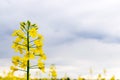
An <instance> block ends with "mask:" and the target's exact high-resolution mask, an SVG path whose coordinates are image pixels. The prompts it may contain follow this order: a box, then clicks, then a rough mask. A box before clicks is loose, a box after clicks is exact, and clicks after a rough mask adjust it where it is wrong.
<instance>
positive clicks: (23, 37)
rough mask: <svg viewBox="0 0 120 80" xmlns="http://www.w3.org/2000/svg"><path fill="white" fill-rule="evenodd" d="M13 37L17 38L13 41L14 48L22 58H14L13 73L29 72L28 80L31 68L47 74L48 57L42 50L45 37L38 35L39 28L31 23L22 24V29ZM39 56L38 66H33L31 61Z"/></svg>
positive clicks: (14, 33)
mask: <svg viewBox="0 0 120 80" xmlns="http://www.w3.org/2000/svg"><path fill="white" fill-rule="evenodd" d="M12 36H14V37H16V39H15V40H14V41H13V45H12V48H13V49H14V51H15V52H19V53H20V54H21V56H13V57H12V63H13V66H11V70H12V71H13V72H15V71H18V70H22V71H25V72H27V80H29V74H30V70H29V69H30V68H32V69H33V68H36V67H37V68H39V69H40V70H41V71H42V72H45V64H44V61H45V60H46V55H45V53H44V51H43V49H42V47H43V36H42V35H41V34H39V33H38V26H37V25H36V24H32V23H31V22H30V21H27V22H21V23H20V29H19V30H15V31H14V32H13V34H12ZM35 56H38V64H37V65H34V66H31V64H30V60H33V59H35Z"/></svg>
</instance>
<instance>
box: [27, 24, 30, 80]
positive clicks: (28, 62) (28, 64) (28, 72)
mask: <svg viewBox="0 0 120 80" xmlns="http://www.w3.org/2000/svg"><path fill="white" fill-rule="evenodd" d="M27 51H28V52H29V26H28V30H27ZM28 56H29V55H28ZM29 66H30V61H29V59H28V61H27V80H30V79H29V74H30V71H29V70H30V67H29Z"/></svg>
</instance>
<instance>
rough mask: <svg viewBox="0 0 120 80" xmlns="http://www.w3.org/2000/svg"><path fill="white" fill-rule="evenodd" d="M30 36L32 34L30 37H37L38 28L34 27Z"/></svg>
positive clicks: (30, 31)
mask: <svg viewBox="0 0 120 80" xmlns="http://www.w3.org/2000/svg"><path fill="white" fill-rule="evenodd" d="M29 34H30V36H31V37H32V38H35V37H37V35H38V33H37V30H36V28H34V27H33V28H31V29H30V30H29Z"/></svg>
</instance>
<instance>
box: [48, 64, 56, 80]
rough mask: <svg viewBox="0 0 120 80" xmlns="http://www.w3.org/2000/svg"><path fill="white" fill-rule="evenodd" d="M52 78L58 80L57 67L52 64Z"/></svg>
mask: <svg viewBox="0 0 120 80" xmlns="http://www.w3.org/2000/svg"><path fill="white" fill-rule="evenodd" d="M49 75H50V76H52V79H56V78H57V71H56V67H55V65H54V64H52V65H51V66H50V74H49Z"/></svg>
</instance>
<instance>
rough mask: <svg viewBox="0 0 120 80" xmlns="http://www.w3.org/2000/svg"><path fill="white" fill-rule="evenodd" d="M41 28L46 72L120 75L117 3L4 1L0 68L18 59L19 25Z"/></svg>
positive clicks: (1, 4)
mask: <svg viewBox="0 0 120 80" xmlns="http://www.w3.org/2000/svg"><path fill="white" fill-rule="evenodd" d="M27 20H30V21H31V22H32V23H37V24H38V25H39V26H40V27H39V33H41V34H42V35H43V36H44V38H45V41H44V51H45V53H46V55H47V57H48V59H47V61H46V65H47V67H49V65H50V64H55V65H56V68H57V71H58V73H59V77H63V76H64V74H67V75H68V76H71V77H77V76H78V75H88V74H89V69H90V68H92V69H93V74H98V73H103V72H102V71H103V69H104V68H106V69H107V72H108V73H107V74H109V75H113V74H115V75H116V76H117V75H118V74H120V1H119V0H0V36H1V37H0V54H1V55H0V68H1V69H3V70H4V69H6V68H8V67H9V66H10V65H11V61H10V60H11V57H12V56H13V55H17V53H14V51H13V49H12V48H11V45H12V41H13V40H14V38H13V37H12V36H11V34H12V32H13V31H14V30H16V29H18V28H19V23H20V22H22V21H27Z"/></svg>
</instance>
